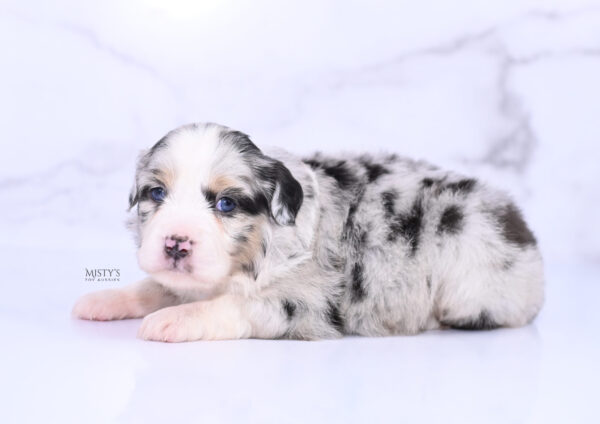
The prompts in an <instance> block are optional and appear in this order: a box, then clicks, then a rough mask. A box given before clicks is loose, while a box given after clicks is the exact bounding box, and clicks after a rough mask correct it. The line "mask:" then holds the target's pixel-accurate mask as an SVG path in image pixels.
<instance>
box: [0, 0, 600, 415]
mask: <svg viewBox="0 0 600 424" xmlns="http://www.w3.org/2000/svg"><path fill="white" fill-rule="evenodd" d="M0 52H1V54H0V69H1V70H2V71H1V72H2V74H1V75H2V78H0V93H1V95H0V130H1V137H0V143H1V146H2V150H1V152H2V153H1V154H0V194H1V196H2V207H1V208H0V234H2V237H0V252H1V257H2V261H1V262H0V267H1V268H0V271H2V275H3V279H2V283H1V284H2V288H3V293H4V296H2V298H1V299H0V327H1V328H2V330H3V334H4V335H5V337H4V340H5V342H4V343H3V352H2V359H3V360H2V361H0V371H1V372H2V375H1V376H0V381H2V383H0V393H1V394H2V396H0V398H2V399H3V403H4V402H6V404H7V405H10V408H8V409H7V412H4V413H0V420H2V421H3V422H17V421H19V422H22V421H37V422H39V421H40V419H41V418H44V417H50V418H48V420H49V421H58V422H71V421H73V422H74V421H77V422H93V421H97V422H106V421H114V420H121V421H138V422H149V418H150V417H152V418H156V419H157V420H158V418H161V417H167V414H172V415H173V416H175V417H183V416H186V415H188V414H189V413H197V414H200V415H201V416H202V417H206V420H205V422H220V421H236V420H237V421H238V422H239V419H240V418H241V417H247V418H248V420H249V421H253V422H283V421H287V422H307V420H308V418H310V419H316V420H318V421H319V420H324V419H333V421H356V422H364V421H366V420H367V419H368V418H369V419H370V418H373V419H374V422H377V421H386V418H387V419H388V420H389V418H390V417H397V418H406V419H408V418H412V421H427V420H434V419H436V418H445V419H446V420H445V421H446V422H447V421H460V422H492V421H496V422H502V423H506V422H551V421H553V420H554V421H556V422H565V421H567V420H570V421H572V422H590V421H592V420H591V417H592V416H593V415H596V418H597V414H595V412H594V410H593V409H592V405H593V403H594V400H595V399H593V398H592V395H591V392H592V391H593V390H594V388H593V387H595V384H596V383H595V382H596V381H597V380H598V378H599V377H600V373H599V372H598V365H597V361H596V360H595V359H594V358H596V357H598V353H600V352H598V350H599V344H598V343H599V342H598V341H597V339H598V336H597V335H598V333H599V331H598V330H599V328H598V324H600V320H599V315H598V312H596V311H597V308H596V306H595V300H596V299H598V289H599V285H598V279H599V278H598V277H599V274H600V273H599V272H598V270H599V267H600V225H597V221H598V219H597V210H598V208H599V207H600V166H599V165H598V157H597V156H598V153H599V152H600V148H599V147H598V143H599V142H600V127H599V120H598V111H599V110H600V79H599V78H598V75H600V1H580V0H548V1H531V0H506V1H500V0H494V1H486V2H481V1H480V2H477V1H467V0H457V1H454V2H446V1H441V0H439V1H431V0H429V1H421V2H408V1H391V0H387V1H371V2H354V1H341V0H340V1H306V0H305V1H289V2H277V1H264V0H257V1H253V2H237V1H233V0H223V1H217V0H205V1H191V0H171V1H160V0H145V1H143V0H132V1H127V2H123V1H117V0H106V1H102V2H100V1H98V2H82V1H75V0H54V1H51V2H48V1H41V0H31V1H17V0H3V1H1V2H0ZM192 121H215V122H219V123H222V124H225V125H229V126H231V127H235V128H237V129H240V130H243V131H245V132H247V133H249V134H250V135H251V136H252V137H253V139H254V141H255V142H256V143H257V144H258V145H259V146H260V145H275V146H279V147H283V148H286V149H289V150H291V151H293V152H297V153H307V152H311V151H313V150H322V151H339V150H387V151H393V152H396V153H400V154H404V155H408V156H412V157H418V158H424V159H427V160H430V161H432V162H435V163H437V164H440V165H442V166H446V167H450V168H454V169H457V170H460V171H463V172H466V173H469V174H472V175H475V176H477V177H480V178H482V179H484V180H486V181H488V182H489V183H491V184H495V185H498V186H500V187H503V188H505V189H506V190H508V191H509V192H510V193H512V195H513V196H514V197H515V198H516V199H517V201H518V203H519V204H520V205H521V206H522V207H523V209H524V212H525V215H526V217H527V218H528V220H529V222H530V223H531V226H532V228H533V229H534V231H535V233H536V235H537V236H538V239H539V241H540V245H541V248H542V250H543V253H544V256H545V260H546V264H547V270H548V281H549V298H548V304H547V307H546V308H545V309H544V311H543V313H542V316H541V317H540V319H538V321H537V322H536V324H535V325H533V326H530V327H527V328H524V329H520V330H513V331H509V330H501V331H498V332H491V333H484V334H480V333H474V334H463V333H456V332H448V333H429V334H426V335H422V336H418V337H410V338H386V339H353V338H349V339H344V340H342V341H330V342H322V343H297V342H268V341H242V342H227V343H214V344H212V343H208V344H207V343H199V344H187V345H178V346H164V345H160V344H152V343H149V344H145V343H142V342H140V341H137V340H135V339H134V338H133V336H134V335H135V330H136V327H137V325H139V323H138V322H136V321H127V322H121V323H109V324H96V323H82V322H74V321H71V320H70V319H69V317H68V313H69V309H70V305H71V304H72V303H73V301H74V300H75V298H76V297H77V296H78V295H80V294H83V293H85V292H89V291H92V290H95V289H98V288H102V287H106V286H107V284H103V283H90V282H86V281H84V272H85V268H86V267H87V268H119V269H121V274H122V277H121V279H120V282H118V283H114V284H113V283H111V284H113V286H120V285H124V284H126V283H129V282H131V281H134V280H135V279H137V278H140V277H141V275H142V274H141V272H140V271H139V270H137V268H136V264H135V258H134V254H133V241H132V238H131V237H130V235H129V234H128V233H127V232H126V230H125V228H124V220H125V216H126V207H127V205H126V199H127V194H128V191H129V188H130V185H131V183H132V181H133V169H134V161H135V157H136V155H137V153H138V151H139V150H140V149H141V148H144V147H147V146H149V145H151V144H153V143H154V142H155V141H156V140H157V139H159V138H160V137H161V136H162V135H163V134H164V133H165V132H166V131H168V130H170V129H171V128H173V127H175V126H178V125H181V124H183V123H187V122H192ZM32 258H34V259H33V260H32ZM298 397H299V398H301V399H303V400H302V402H297V401H295V400H294V399H296V398H298ZM31 402H33V404H34V405H35V406H32V405H30V403H31ZM163 406H164V408H163ZM2 414H5V415H6V414H8V418H9V419H8V420H5V419H2V418H1V417H2ZM202 414H203V415H202ZM169 416H171V415H169ZM19 418H21V419H19ZM419 418H421V419H419ZM396 422H397V421H396Z"/></svg>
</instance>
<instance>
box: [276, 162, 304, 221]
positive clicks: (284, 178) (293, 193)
mask: <svg viewBox="0 0 600 424" xmlns="http://www.w3.org/2000/svg"><path fill="white" fill-rule="evenodd" d="M271 172H272V174H271V175H272V178H273V183H274V190H273V196H272V198H271V214H272V215H273V218H275V221H276V222H277V223H278V224H280V225H293V224H295V222H296V215H297V214H298V211H299V210H300V206H302V200H303V199H304V193H303V191H302V186H301V185H300V183H299V182H298V181H297V180H296V179H295V178H294V177H293V176H292V173H291V172H290V170H289V169H287V168H286V167H285V165H284V164H283V163H281V162H280V161H278V160H274V159H272V165H271Z"/></svg>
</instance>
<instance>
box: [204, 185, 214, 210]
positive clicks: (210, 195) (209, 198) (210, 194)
mask: <svg viewBox="0 0 600 424" xmlns="http://www.w3.org/2000/svg"><path fill="white" fill-rule="evenodd" d="M202 193H203V194H204V198H205V199H206V202H207V203H208V205H209V206H210V208H211V209H214V208H215V206H216V204H217V193H215V192H214V191H212V190H209V189H204V188H203V189H202Z"/></svg>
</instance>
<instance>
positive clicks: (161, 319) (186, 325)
mask: <svg viewBox="0 0 600 424" xmlns="http://www.w3.org/2000/svg"><path fill="white" fill-rule="evenodd" d="M195 318H196V317H194V316H193V314H192V315H191V316H190V314H187V313H186V311H185V309H184V308H181V307H171V308H165V309H161V310H159V311H156V312H154V313H151V314H150V315H148V316H147V317H146V318H144V320H143V321H142V326H141V327H140V330H139V331H138V337H139V338H140V339H144V340H154V341H158V342H170V343H174V342H190V341H194V340H200V339H202V327H201V323H200V322H198V321H199V320H198V319H195Z"/></svg>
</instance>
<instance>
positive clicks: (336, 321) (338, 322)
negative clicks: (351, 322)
mask: <svg viewBox="0 0 600 424" xmlns="http://www.w3.org/2000/svg"><path fill="white" fill-rule="evenodd" d="M325 313H326V315H327V321H328V322H329V324H331V325H332V326H333V327H334V328H335V329H336V330H338V331H339V332H340V333H343V332H344V320H343V318H342V315H341V314H340V309H339V308H338V307H337V306H336V305H335V304H334V303H333V302H332V301H330V300H329V301H327V311H325Z"/></svg>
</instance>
